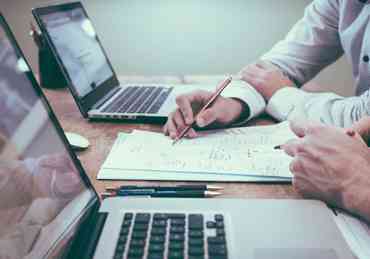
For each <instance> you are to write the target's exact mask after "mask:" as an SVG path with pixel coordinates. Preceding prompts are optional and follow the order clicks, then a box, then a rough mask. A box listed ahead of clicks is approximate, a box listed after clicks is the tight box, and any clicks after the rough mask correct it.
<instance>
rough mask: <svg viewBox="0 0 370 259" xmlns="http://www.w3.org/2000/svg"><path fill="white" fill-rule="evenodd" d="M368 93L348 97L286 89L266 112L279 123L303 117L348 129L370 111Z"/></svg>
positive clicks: (271, 103) (282, 90)
mask: <svg viewBox="0 0 370 259" xmlns="http://www.w3.org/2000/svg"><path fill="white" fill-rule="evenodd" d="M368 94H369V93H367V92H366V93H365V94H364V95H362V96H358V97H347V98H345V97H342V96H339V95H337V94H334V93H308V92H306V91H304V90H300V89H296V88H292V87H290V88H283V89H281V90H279V91H278V92H276V93H275V95H274V96H273V97H272V98H271V99H270V101H269V103H268V105H267V108H266V111H267V113H269V114H270V115H271V116H272V117H274V118H276V119H277V120H280V121H283V120H292V119H297V118H304V119H310V120H314V121H320V122H322V123H324V124H327V125H334V126H338V127H349V126H352V124H353V123H354V122H356V121H358V120H359V119H360V118H362V117H364V116H366V115H367V114H368V113H369V112H370V110H369V107H368V105H367V99H368V97H367V95H368Z"/></svg>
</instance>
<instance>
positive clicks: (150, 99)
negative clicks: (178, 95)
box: [102, 86, 172, 114]
mask: <svg viewBox="0 0 370 259" xmlns="http://www.w3.org/2000/svg"><path fill="white" fill-rule="evenodd" d="M171 91H172V88H168V87H158V86H140V87H139V86H129V87H126V88H125V89H124V90H123V91H121V92H120V93H119V95H118V96H117V97H116V98H115V99H114V101H113V102H111V103H110V104H109V105H108V106H107V107H105V108H104V109H103V110H102V112H104V113H152V114H153V113H157V112H158V111H159V109H160V108H161V106H162V105H163V103H164V102H165V101H166V99H167V97H168V96H169V94H170V93H171Z"/></svg>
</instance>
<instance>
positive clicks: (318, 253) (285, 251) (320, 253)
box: [254, 248, 338, 259]
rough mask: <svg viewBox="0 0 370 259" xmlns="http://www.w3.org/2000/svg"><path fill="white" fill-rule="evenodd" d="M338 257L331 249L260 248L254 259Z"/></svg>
mask: <svg viewBox="0 0 370 259" xmlns="http://www.w3.org/2000/svg"><path fill="white" fill-rule="evenodd" d="M297 258H299V259H313V258H315V259H338V257H337V254H336V253H335V251H334V250H333V249H322V248H297V249H295V248H260V249H255V250H254V259H297Z"/></svg>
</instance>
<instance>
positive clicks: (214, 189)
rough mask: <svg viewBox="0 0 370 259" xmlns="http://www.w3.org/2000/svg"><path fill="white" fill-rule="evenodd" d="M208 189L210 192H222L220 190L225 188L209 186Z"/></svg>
mask: <svg viewBox="0 0 370 259" xmlns="http://www.w3.org/2000/svg"><path fill="white" fill-rule="evenodd" d="M207 189H208V190H213V191H220V190H223V189H225V188H224V187H222V186H217V185H207Z"/></svg>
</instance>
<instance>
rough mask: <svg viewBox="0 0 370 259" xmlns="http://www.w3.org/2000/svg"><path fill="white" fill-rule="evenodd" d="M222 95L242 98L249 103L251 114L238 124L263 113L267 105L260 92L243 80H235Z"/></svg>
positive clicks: (246, 103)
mask: <svg viewBox="0 0 370 259" xmlns="http://www.w3.org/2000/svg"><path fill="white" fill-rule="evenodd" d="M222 96H223V97H226V98H236V99H239V100H241V101H242V102H244V103H245V105H248V108H249V116H248V118H246V119H245V120H243V121H239V122H238V124H243V123H245V122H246V121H248V120H250V119H252V118H253V117H256V116H258V115H259V114H261V113H262V112H263V111H264V109H265V107H266V102H265V99H264V98H263V97H262V95H261V94H260V93H258V92H257V90H256V89H254V88H253V87H252V86H250V85H249V84H248V83H246V82H244V81H242V80H235V79H234V80H233V81H232V83H231V85H230V86H229V87H227V88H226V89H225V90H224V91H223V92H222Z"/></svg>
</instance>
